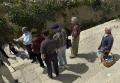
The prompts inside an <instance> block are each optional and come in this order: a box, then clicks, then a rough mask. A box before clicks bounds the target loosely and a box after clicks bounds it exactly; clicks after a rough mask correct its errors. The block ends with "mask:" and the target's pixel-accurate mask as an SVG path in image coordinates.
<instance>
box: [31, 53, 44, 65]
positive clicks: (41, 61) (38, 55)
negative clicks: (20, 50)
mask: <svg viewBox="0 0 120 83" xmlns="http://www.w3.org/2000/svg"><path fill="white" fill-rule="evenodd" d="M33 55H34V56H35V60H36V59H37V60H38V61H39V63H40V66H41V67H45V66H44V63H43V60H42V58H41V54H40V53H39V54H36V53H33Z"/></svg>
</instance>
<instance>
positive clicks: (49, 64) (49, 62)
mask: <svg viewBox="0 0 120 83" xmlns="http://www.w3.org/2000/svg"><path fill="white" fill-rule="evenodd" d="M45 63H46V65H47V71H48V76H49V77H52V63H53V68H54V71H55V74H56V75H58V74H59V69H58V59H57V53H53V54H50V55H47V57H46V59H45Z"/></svg>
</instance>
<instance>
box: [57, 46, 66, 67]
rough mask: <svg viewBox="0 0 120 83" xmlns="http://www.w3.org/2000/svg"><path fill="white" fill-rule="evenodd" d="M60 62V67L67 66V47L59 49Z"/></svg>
mask: <svg viewBox="0 0 120 83" xmlns="http://www.w3.org/2000/svg"><path fill="white" fill-rule="evenodd" d="M58 62H59V65H60V66H63V65H67V59H66V46H63V47H61V48H59V49H58Z"/></svg>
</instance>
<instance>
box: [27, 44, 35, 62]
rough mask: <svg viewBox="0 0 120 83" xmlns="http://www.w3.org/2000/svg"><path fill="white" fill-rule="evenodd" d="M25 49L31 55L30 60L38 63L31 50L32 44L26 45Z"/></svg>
mask: <svg viewBox="0 0 120 83" xmlns="http://www.w3.org/2000/svg"><path fill="white" fill-rule="evenodd" d="M25 48H26V50H27V52H28V54H29V58H30V59H31V60H33V61H36V57H35V56H34V53H33V52H32V49H31V44H29V45H25Z"/></svg>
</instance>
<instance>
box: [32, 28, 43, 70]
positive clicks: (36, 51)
mask: <svg viewBox="0 0 120 83" xmlns="http://www.w3.org/2000/svg"><path fill="white" fill-rule="evenodd" d="M31 33H32V44H31V48H32V52H33V55H34V56H36V58H37V59H38V61H39V63H40V66H41V67H42V68H45V66H44V63H43V61H42V59H41V53H40V47H41V42H42V41H43V40H44V38H43V37H42V36H41V34H39V33H38V31H37V30H36V29H33V30H32V31H31Z"/></svg>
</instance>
